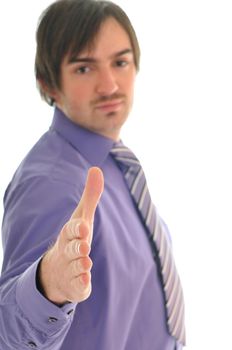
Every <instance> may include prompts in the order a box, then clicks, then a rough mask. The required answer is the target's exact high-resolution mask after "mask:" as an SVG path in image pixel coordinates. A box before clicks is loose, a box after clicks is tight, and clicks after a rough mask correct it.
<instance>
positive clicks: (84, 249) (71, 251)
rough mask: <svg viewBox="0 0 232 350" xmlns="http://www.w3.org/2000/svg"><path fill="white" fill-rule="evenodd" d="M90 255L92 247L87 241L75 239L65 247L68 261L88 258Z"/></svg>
mask: <svg viewBox="0 0 232 350" xmlns="http://www.w3.org/2000/svg"><path fill="white" fill-rule="evenodd" d="M89 253H90V245H89V243H88V242H87V241H83V240H79V239H73V240H72V241H70V242H69V243H68V244H67V245H66V247H65V255H66V257H67V258H68V260H75V259H78V258H80V257H87V256H88V255H89Z"/></svg>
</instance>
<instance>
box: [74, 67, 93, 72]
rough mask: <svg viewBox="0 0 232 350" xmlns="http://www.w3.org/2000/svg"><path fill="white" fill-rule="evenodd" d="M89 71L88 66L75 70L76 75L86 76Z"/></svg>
mask: <svg viewBox="0 0 232 350" xmlns="http://www.w3.org/2000/svg"><path fill="white" fill-rule="evenodd" d="M89 71H90V68H89V67H88V66H81V67H78V68H77V69H76V72H77V74H86V73H88V72H89Z"/></svg>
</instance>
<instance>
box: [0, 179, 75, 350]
mask: <svg viewBox="0 0 232 350" xmlns="http://www.w3.org/2000/svg"><path fill="white" fill-rule="evenodd" d="M79 194H80V191H79V190H78V189H77V188H74V187H73V186H71V185H70V184H67V183H61V182H58V181H54V180H51V179H47V178H46V177H39V178H34V179H31V180H30V181H27V182H25V183H23V184H20V185H18V186H16V187H14V186H13V185H11V186H10V187H9V188H8V190H7V192H6V195H5V214H4V220H3V250H4V261H3V269H2V275H1V278H0V329H1V332H0V349H4V350H10V349H20V350H24V349H47V350H50V349H52V350H56V349H57V350H58V349H59V348H60V346H61V344H62V342H63V340H64V338H65V336H66V334H67V332H68V330H69V328H70V325H71V323H72V320H73V316H74V312H75V308H76V304H71V303H70V304H66V305H65V306H63V307H58V306H56V305H54V304H53V303H51V302H49V301H48V300H47V299H46V298H45V297H44V296H43V295H42V294H41V293H40V292H39V291H38V290H37V287H36V271H37V267H38V264H39V262H40V260H41V256H42V255H43V254H44V252H45V251H46V250H47V249H48V248H49V246H50V245H51V244H52V243H53V242H54V241H55V239H56V237H57V235H58V234H59V232H60V230H61V228H62V226H63V225H64V223H65V222H66V221H67V220H68V219H69V217H70V215H71V213H72V211H73V209H74V208H75V206H76V204H77V201H78V197H79Z"/></svg>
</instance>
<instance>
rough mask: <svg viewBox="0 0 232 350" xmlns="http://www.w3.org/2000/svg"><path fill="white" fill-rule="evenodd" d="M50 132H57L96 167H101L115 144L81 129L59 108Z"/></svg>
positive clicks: (56, 110) (110, 140)
mask: <svg viewBox="0 0 232 350" xmlns="http://www.w3.org/2000/svg"><path fill="white" fill-rule="evenodd" d="M50 130H51V131H52V130H54V131H56V132H57V133H58V134H59V135H60V136H61V137H62V138H64V139H65V140H66V141H67V142H69V143H70V144H71V145H72V146H73V147H74V148H75V149H76V150H77V151H79V152H80V153H81V154H82V156H83V157H84V158H85V159H87V161H88V162H89V163H90V164H91V165H95V166H100V165H101V164H102V163H103V162H104V160H105V159H106V157H107V156H108V154H109V152H110V150H111V148H112V147H113V144H114V143H115V142H114V141H113V140H112V139H110V138H107V137H104V136H102V135H99V134H97V133H94V132H92V131H90V130H88V129H84V128H82V127H80V126H79V125H78V124H76V123H74V122H72V121H71V120H70V119H69V118H68V117H67V116H66V115H65V114H64V113H63V112H62V111H61V110H60V109H58V108H57V107H56V108H55V112H54V117H53V121H52V124H51V127H50Z"/></svg>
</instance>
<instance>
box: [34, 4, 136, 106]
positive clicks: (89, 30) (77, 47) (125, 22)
mask: <svg viewBox="0 0 232 350" xmlns="http://www.w3.org/2000/svg"><path fill="white" fill-rule="evenodd" d="M108 17H113V18H115V19H116V20H117V21H118V23H119V24H120V25H121V26H122V27H123V29H124V30H125V31H126V32H127V34H128V36H129V38H130V41H131V45H132V49H133V53H134V62H135V66H136V69H137V70H138V69H139V59H140V48H139V43H138V40H137V37H136V33H135V31H134V28H133V26H132V24H131V22H130V20H129V18H128V16H127V15H126V13H125V12H124V11H123V10H122V9H121V8H120V7H119V6H118V5H116V4H114V3H113V2H111V1H102V0H58V1H56V2H54V3H53V4H51V5H50V6H49V7H48V8H47V9H46V10H45V11H44V12H43V13H42V15H41V17H40V21H39V25H38V29H37V34H36V39H37V51H36V58H35V74H36V79H37V82H38V85H39V90H40V93H41V96H42V97H43V98H44V99H45V101H47V102H48V103H49V104H50V105H52V104H53V103H54V100H53V99H52V98H51V97H50V96H49V95H48V93H47V92H46V91H45V90H48V91H49V90H52V89H59V88H60V66H61V63H62V61H63V59H64V57H65V56H66V55H67V54H70V56H73V57H76V56H77V55H79V54H80V52H81V51H83V49H85V48H86V47H87V46H89V45H91V44H92V43H93V40H94V38H95V36H96V33H98V31H99V28H100V25H101V24H102V22H104V21H105V20H106V19H107V18H108ZM44 86H45V87H46V88H47V89H44Z"/></svg>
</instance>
